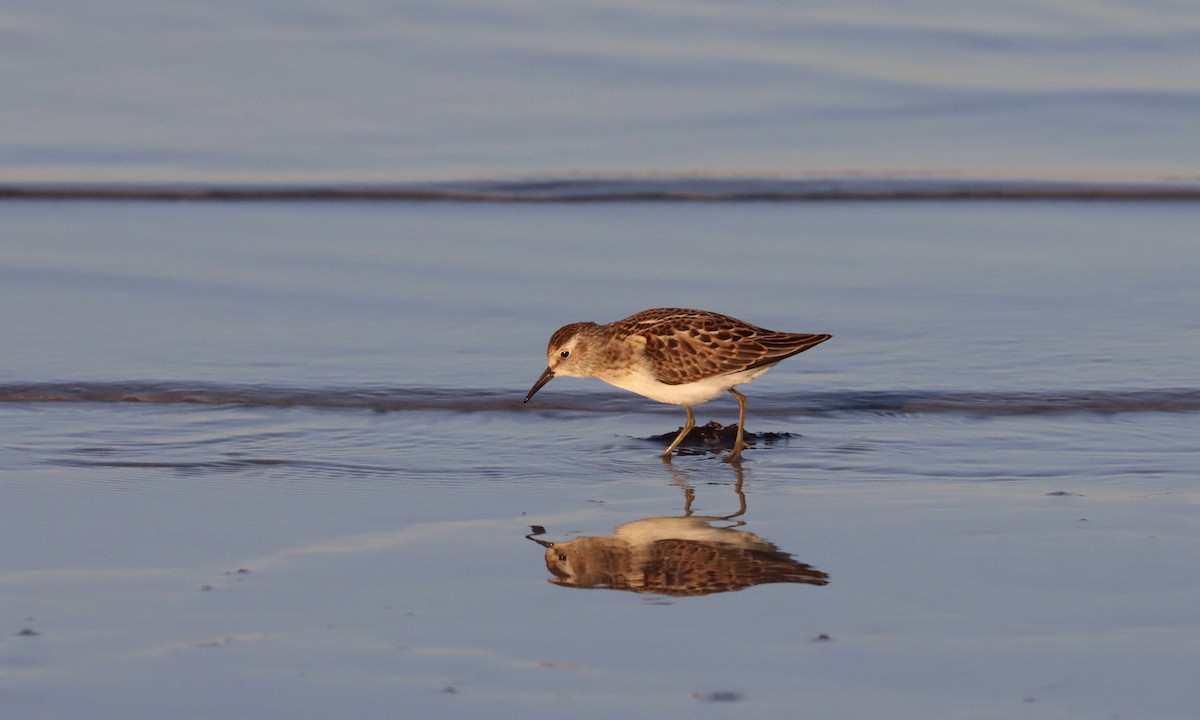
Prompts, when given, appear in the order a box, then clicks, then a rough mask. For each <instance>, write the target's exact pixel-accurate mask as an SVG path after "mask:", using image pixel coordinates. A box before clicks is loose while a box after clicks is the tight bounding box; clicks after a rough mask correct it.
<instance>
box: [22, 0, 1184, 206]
mask: <svg viewBox="0 0 1200 720" xmlns="http://www.w3.org/2000/svg"><path fill="white" fill-rule="evenodd" d="M0 40H2V42H0V79H2V80H3V86H4V89H5V90H4V92H5V102H4V103H3V107H0V127H3V128H4V135H3V138H0V179H3V180H5V181H8V182H13V181H16V182H33V181H41V180H49V181H79V180H88V181H96V182H112V181H156V182H180V181H203V182H210V181H211V182H229V181H240V182H268V181H279V182H312V181H314V180H320V181H343V182H367V181H395V180H410V181H411V180H415V181H427V180H432V179H449V180H461V179H473V178H477V177H493V178H494V177H500V178H510V177H528V176H552V177H557V176H562V175H570V174H581V173H582V174H587V175H597V174H600V175H610V174H616V175H630V174H632V175H644V174H652V175H659V174H664V173H665V174H671V175H678V174H681V173H697V174H701V175H716V176H727V175H731V174H732V175H745V174H749V175H755V176H758V175H773V174H783V175H816V176H825V175H830V174H833V175H839V174H845V173H847V172H850V173H856V174H866V175H872V176H874V175H880V174H896V173H900V174H917V175H928V174H934V175H947V174H949V175H955V176H962V175H966V176H1000V177H1017V178H1027V177H1036V178H1063V177H1066V178H1097V177H1099V178H1106V179H1117V180H1121V179H1125V180H1134V179H1147V178H1150V179H1160V180H1161V179H1171V178H1180V177H1183V178H1188V179H1190V180H1192V181H1195V180H1196V179H1197V170H1196V168H1197V167H1198V166H1200V143H1197V142H1196V141H1195V128H1196V125H1197V122H1198V119H1200V79H1198V75H1197V73H1196V72H1195V68H1196V67H1197V66H1200V8H1198V7H1196V6H1195V4H1194V3H1187V2H1176V1H1173V0H1152V1H1149V2H1136V3H1135V2H1110V3H1101V4H1097V3H1072V2H1063V1H1057V2H1048V3H1036V4H1018V5H1014V4H1013V3H1010V2H999V1H996V0H977V1H973V2H966V3H956V4H955V5H954V6H953V7H952V8H950V7H947V6H945V5H942V4H939V3H922V2H888V3H881V2H869V1H868V2H843V3H838V4H837V5H835V6H822V5H795V4H792V3H772V2H748V3H738V4H736V5H728V4H723V3H701V4H696V3H688V4H677V3H613V2H603V1H586V2H574V3H569V4H562V3H550V2H536V1H534V2H529V1H520V0H516V1H513V0H507V1H505V2H490V3H428V2H399V3H386V4H380V3H351V4H347V3H331V2H323V1H321V0H308V1H306V2H290V1H288V2H280V1H278V0H275V1H267V2H256V3H253V4H245V3H236V2H217V3H206V4H203V5H197V4H194V3H168V4H165V5H164V4H163V3H158V2H150V1H146V0H142V1H137V0H121V1H120V2H109V3H105V4H104V5H103V6H99V5H96V4H94V3H88V2H80V1H79V0H68V1H66V2H57V3H53V4H49V5H48V4H45V3H36V2H10V3H7V4H6V6H5V8H4V10H0Z"/></svg>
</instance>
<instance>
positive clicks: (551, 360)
mask: <svg viewBox="0 0 1200 720" xmlns="http://www.w3.org/2000/svg"><path fill="white" fill-rule="evenodd" d="M830 337H832V336H831V335H825V334H801V333H785V332H775V331H773V330H765V329H763V328H760V327H757V326H754V325H751V324H749V323H746V322H742V321H741V320H737V319H735V318H731V317H729V316H727V315H719V314H717V313H713V312H705V311H703V310H686V309H682V308H657V309H654V310H643V311H642V312H640V313H637V314H635V315H630V316H629V317H627V318H625V319H624V320H617V321H616V322H611V323H608V324H607V325H598V324H596V323H592V322H580V323H572V324H570V325H564V326H563V327H561V328H559V329H558V331H557V332H555V333H554V335H552V336H551V337H550V344H549V345H548V346H547V348H546V360H547V364H548V367H547V368H546V370H545V372H543V373H542V376H541V377H539V378H538V381H537V382H536V383H534V384H533V387H532V388H531V389H530V390H529V394H528V395H526V396H525V402H529V399H530V398H532V397H533V395H534V393H536V392H537V391H538V390H541V389H542V386H543V385H545V384H546V383H548V382H550V381H551V380H552V379H553V378H554V377H555V376H556V375H564V376H567V377H595V378H599V379H601V380H603V381H604V382H606V383H608V384H610V385H615V386H617V387H619V388H622V389H625V390H629V391H631V392H635V393H637V394H638V395H643V396H645V397H648V398H650V399H651V400H657V401H658V402H661V403H668V404H671V405H682V406H683V407H684V408H685V409H686V410H687V421H686V422H685V424H684V426H683V429H682V430H681V431H680V432H679V435H677V436H676V437H675V440H674V441H673V442H672V443H671V445H670V446H669V447H668V448H667V449H666V451H665V452H663V454H662V456H663V458H664V459H669V458H670V457H671V453H672V452H674V451H675V448H677V447H679V443H681V442H683V439H684V437H686V436H687V434H688V433H689V432H690V431H691V429H692V428H693V427H695V426H696V418H695V416H693V415H692V406H693V405H696V404H699V403H703V402H708V401H709V400H712V399H713V398H715V397H717V396H718V395H720V394H721V393H723V392H725V391H726V390H728V391H729V392H730V393H731V394H732V395H733V396H734V397H736V398H737V401H738V429H737V438H736V440H735V441H734V443H733V449H732V450H731V451H730V452H729V454H728V455H727V456H726V457H725V460H726V462H734V461H737V460H739V459H741V456H742V450H743V449H744V448H745V447H746V443H745V441H744V439H743V428H744V427H745V424H746V396H745V395H742V394H741V393H740V392H738V391H737V390H734V389H733V388H734V387H736V386H738V385H742V384H743V383H748V382H750V381H751V380H753V379H754V378H756V377H758V376H759V375H762V374H763V373H765V372H766V371H767V370H770V369H771V368H772V367H774V366H775V364H776V363H778V362H779V361H780V360H783V359H784V358H789V357H791V356H792V355H795V354H797V353H801V352H804V351H805V350H807V349H809V348H810V347H813V346H814V345H818V344H820V343H823V342H825V341H826V340H828V339H829V338H830Z"/></svg>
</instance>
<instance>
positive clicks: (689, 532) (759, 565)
mask: <svg viewBox="0 0 1200 720" xmlns="http://www.w3.org/2000/svg"><path fill="white" fill-rule="evenodd" d="M738 480H739V481H738V485H737V490H738V496H739V499H740V500H741V507H740V508H739V510H738V511H737V512H735V513H733V514H732V515H727V516H723V517H712V516H692V515H691V512H690V507H691V500H692V493H690V492H687V491H688V490H690V489H691V488H690V487H685V493H686V495H685V497H686V504H687V514H686V515H684V516H683V517H653V518H646V519H644V520H634V521H632V522H627V523H625V524H623V525H619V526H617V527H616V528H615V529H614V531H613V534H612V535H608V536H604V537H580V538H576V539H574V540H570V541H567V542H558V543H552V542H547V541H544V540H539V539H537V537H536V536H537V535H541V534H544V533H545V530H544V529H543V528H541V527H535V528H533V531H534V532H533V533H531V534H530V535H528V536H527V537H528V538H529V539H530V540H533V541H534V542H537V543H538V544H540V545H542V546H543V547H545V549H546V569H548V570H549V571H550V572H551V574H553V575H554V577H552V578H550V579H549V581H550V582H551V583H553V584H555V585H560V586H562V587H573V588H606V589H611V590H627V591H630V592H637V593H655V594H661V595H670V596H698V595H710V594H712V593H721V592H731V591H734V590H742V589H744V588H748V587H752V586H754V585H762V584H765V583H802V584H806V585H826V584H828V583H829V576H828V575H827V574H826V573H824V572H821V571H820V570H817V569H815V568H813V567H812V566H810V565H805V564H804V563H801V562H797V561H796V560H794V559H793V558H792V556H791V555H789V554H787V553H785V552H783V551H781V550H780V549H779V548H778V547H776V546H775V545H774V544H772V543H770V542H768V541H766V540H764V539H763V538H761V537H759V536H757V535H755V534H754V533H751V532H748V531H746V530H742V529H739V528H740V526H742V525H744V524H745V523H744V522H743V521H734V520H733V518H734V517H736V516H738V515H741V514H742V513H744V512H745V498H744V496H743V495H742V493H741V478H740V477H739V479H738Z"/></svg>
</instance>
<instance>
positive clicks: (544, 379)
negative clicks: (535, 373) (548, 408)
mask: <svg viewBox="0 0 1200 720" xmlns="http://www.w3.org/2000/svg"><path fill="white" fill-rule="evenodd" d="M553 379H554V371H553V370H551V369H550V368H546V372H544V373H542V376H541V377H540V378H538V379H537V382H535V383H534V384H533V387H532V388H530V389H529V394H528V395H526V396H525V402H529V398H531V397H533V394H534V393H536V392H537V391H538V390H541V389H542V386H543V385H545V384H546V383H548V382H550V381H551V380H553Z"/></svg>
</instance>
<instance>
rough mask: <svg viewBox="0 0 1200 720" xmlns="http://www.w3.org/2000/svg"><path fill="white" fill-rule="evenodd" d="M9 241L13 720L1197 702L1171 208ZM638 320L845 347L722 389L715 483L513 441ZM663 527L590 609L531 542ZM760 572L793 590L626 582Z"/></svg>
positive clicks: (570, 399) (252, 212)
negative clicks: (543, 377) (743, 440)
mask: <svg viewBox="0 0 1200 720" xmlns="http://www.w3.org/2000/svg"><path fill="white" fill-rule="evenodd" d="M3 209H4V213H3V214H2V215H0V233H2V234H3V237H5V238H6V241H5V245H4V250H3V253H4V254H3V263H2V264H0V308H3V309H2V310H0V323H2V328H3V335H4V337H5V350H4V362H3V365H2V367H0V399H3V400H4V402H2V403H0V438H2V441H0V483H2V485H3V488H4V494H5V499H6V501H5V502H4V503H3V504H0V546H2V547H5V548H8V551H7V552H5V553H3V555H2V556H0V593H2V594H3V597H4V598H5V602H4V607H5V611H4V612H5V614H4V615H3V616H0V685H2V687H3V699H2V700H0V704H2V705H3V706H4V708H5V710H6V712H9V713H11V714H13V715H14V716H20V717H28V718H37V717H47V718H49V717H64V716H73V715H81V714H87V715H88V716H89V717H113V718H116V717H121V718H128V717H162V716H171V717H192V716H195V717H201V716H212V715H216V714H219V715H222V716H235V717H237V716H244V717H252V716H253V717H288V718H297V717H301V718H303V717H313V718H316V717H329V716H330V715H339V716H340V715H354V716H358V717H385V716H387V717H392V716H395V715H396V714H397V713H400V714H404V715H410V714H412V715H423V716H428V715H436V716H461V717H473V716H477V715H479V714H482V713H485V712H486V713H488V714H489V715H494V716H501V717H518V716H526V717H527V716H529V715H530V714H547V713H555V714H561V713H563V712H567V713H569V714H571V715H572V716H578V717H611V716H612V715H613V714H614V713H626V714H633V715H637V716H650V715H651V714H653V715H657V716H662V715H664V714H665V715H684V714H687V715H691V714H696V713H705V712H728V711H732V712H737V713H739V714H746V713H749V714H752V715H755V716H764V717H793V716H795V715H796V714H805V715H809V714H811V715H814V716H821V717H835V718H836V717H844V718H861V717H867V716H875V717H878V716H881V715H887V716H889V717H898V718H929V717H947V718H949V717H955V718H957V717H1012V716H1016V715H1020V716H1023V717H1114V716H1120V717H1156V718H1183V717H1191V716H1193V715H1194V714H1195V712H1196V711H1197V709H1198V708H1200V699H1198V697H1197V695H1196V693H1195V691H1194V688H1193V683H1192V682H1191V676H1192V675H1193V672H1192V668H1194V667H1195V665H1196V662H1197V660H1198V659H1200V657H1198V651H1197V648H1198V647H1200V631H1198V630H1197V627H1198V626H1197V624H1196V622H1195V617H1196V616H1195V607H1196V598H1197V596H1198V593H1200V585H1198V584H1197V581H1196V578H1195V573H1194V567H1195V558H1196V557H1197V553H1198V551H1200V541H1198V539H1197V538H1200V502H1198V501H1200V494H1198V493H1197V489H1196V472H1197V470H1196V469H1197V468H1198V467H1200V462H1198V460H1200V444H1198V443H1197V441H1196V432H1195V430H1196V427H1197V424H1196V420H1197V405H1198V396H1200V369H1198V366H1197V364H1196V361H1195V358H1196V357H1197V354H1198V351H1200V321H1197V318H1198V317H1200V307H1198V306H1200V294H1198V293H1197V292H1196V285H1195V280H1194V277H1195V268H1196V267H1197V266H1200V264H1198V262H1197V261H1198V260H1200V247H1198V246H1197V244H1196V242H1195V238H1194V229H1195V227H1196V226H1197V220H1200V217H1198V209H1197V207H1196V206H1195V205H1193V204H1187V203H1094V202H1093V203H995V202H955V203H834V204H820V203H818V204H777V203H739V204H720V205H710V204H671V203H648V204H621V203H614V204H587V205H576V204H550V205H527V204H520V205H473V204H457V203H434V204H422V203H415V204H378V203H336V204H320V203H260V204H252V205H245V204H222V203H207V204H155V203H87V202H78V203H39V202H8V203H6V204H5V205H4V208H3ZM663 305H682V306H698V307H704V308H708V309H713V310H718V311H722V312H727V313H730V314H733V315H735V316H738V317H742V318H744V319H746V320H749V321H752V322H755V323H758V324H762V325H764V326H767V327H772V328H779V329H787V330H795V331H806V332H831V333H832V334H833V335H834V338H833V339H832V340H831V341H829V342H827V343H824V344H823V345H821V346H820V347H818V348H815V349H813V350H812V351H810V352H807V353H804V354H803V355H800V356H797V357H796V358H793V359H791V360H789V361H787V362H785V363H783V364H781V365H780V366H779V367H777V368H775V369H773V370H772V371H771V372H770V373H768V374H767V375H765V376H763V377H761V378H759V379H758V380H756V381H755V382H754V383H753V384H752V385H750V386H747V387H746V388H744V390H745V392H746V394H747V396H748V397H749V402H750V410H749V416H748V423H747V424H748V429H749V430H750V431H751V432H756V433H763V434H764V438H765V434H767V433H775V434H779V435H783V437H780V438H775V439H772V440H771V441H767V440H766V439H764V438H757V439H755V441H754V448H753V449H752V450H750V451H748V452H747V453H746V460H745V462H743V463H742V465H741V467H740V468H735V467H732V466H730V465H728V464H725V463H722V462H721V461H720V457H719V455H718V454H716V453H713V452H708V451H706V450H705V449H704V448H694V449H692V451H691V452H689V453H687V454H684V455H681V456H680V457H678V458H676V459H675V460H674V461H673V462H671V463H670V464H664V463H663V462H662V461H661V460H660V459H659V458H658V456H657V453H658V452H659V451H661V448H662V444H661V443H660V442H657V441H654V440H651V439H649V438H652V437H653V436H657V435H660V434H662V433H667V432H671V431H674V430H675V429H676V428H677V427H678V426H679V425H680V424H681V423H682V419H683V418H682V415H683V413H682V411H681V410H680V409H679V408H674V407H670V406H663V405H656V404H654V403H652V402H650V401H647V400H643V399H640V398H637V397H635V396H630V395H628V394H625V393H623V392H622V391H619V390H616V389H613V388H609V387H608V386H606V385H604V384H602V383H599V382H596V381H589V380H573V379H557V380H555V381H554V382H552V383H550V384H549V385H547V386H546V387H545V388H544V389H543V390H542V391H541V392H540V393H539V394H538V395H537V396H536V397H535V398H534V399H533V401H531V402H530V403H529V404H528V405H523V404H522V403H521V399H522V398H523V397H524V395H525V393H526V392H527V391H528V389H529V386H530V385H531V384H532V383H533V381H534V380H535V379H536V378H537V376H538V374H539V373H540V371H541V370H542V368H543V367H544V364H545V358H544V347H545V342H546V340H547V338H548V337H549V335H550V333H551V332H552V331H553V330H554V329H556V328H557V327H558V326H559V325H561V324H564V323H566V322H570V321H575V320H583V319H593V320H598V321H606V320H612V319H616V318H619V317H622V316H624V315H626V314H628V313H631V312H633V311H636V310H640V309H643V308H646V307H654V306H663ZM735 418H736V405H735V403H734V402H733V401H732V400H718V401H715V402H713V403H711V404H708V405H705V406H702V407H700V408H698V409H697V419H698V420H699V421H700V422H701V423H704V422H708V421H710V420H715V421H718V422H721V423H726V424H727V423H730V422H733V421H734V419H735ZM688 513H690V514H691V515H692V516H693V517H705V518H709V519H708V520H706V521H705V522H706V523H707V525H708V526H709V527H714V528H719V529H720V530H719V531H716V530H714V531H713V532H712V533H709V534H704V533H700V532H699V530H696V528H695V523H693V524H691V525H688V527H689V528H691V529H690V530H688V532H686V533H683V535H684V537H675V538H674V540H672V541H671V542H669V543H665V544H664V543H660V544H659V545H657V546H656V547H659V548H661V547H672V548H675V552H674V554H672V555H669V556H666V557H665V558H660V560H659V561H658V564H657V565H653V566H650V565H642V566H615V567H617V568H618V569H621V568H622V567H623V568H624V569H623V570H621V573H619V575H610V576H604V575H603V574H601V575H600V577H601V579H602V580H603V582H606V583H608V584H610V585H622V584H629V581H630V580H629V579H630V578H634V579H635V580H636V579H637V578H643V577H646V578H650V579H647V580H645V581H644V583H643V586H644V587H645V588H647V589H649V590H650V591H649V592H630V591H622V590H614V589H607V590H601V589H591V590H589V589H579V588H573V587H565V586H563V585H562V584H561V583H552V582H550V581H551V580H553V579H554V578H556V577H557V576H556V575H555V574H554V573H552V571H551V570H550V569H549V568H548V567H547V565H546V562H545V552H546V548H545V547H544V546H543V545H542V544H539V543H538V542H534V541H535V540H537V541H542V542H543V543H545V542H552V543H556V544H557V545H556V547H558V548H559V549H572V548H581V547H583V548H586V547H589V546H594V547H603V548H613V547H615V548H617V549H618V550H620V549H622V548H625V549H628V548H630V547H633V546H631V545H629V544H628V543H627V544H625V545H622V544H621V543H620V542H619V541H616V540H612V539H609V540H596V541H587V542H585V543H582V544H578V543H577V544H575V545H568V543H570V542H571V541H573V540H578V539H580V538H612V537H614V536H615V535H620V533H621V532H623V533H624V534H625V535H631V534H632V536H633V538H634V540H635V541H637V542H641V543H643V545H642V547H643V548H644V547H647V544H648V543H650V542H651V541H652V540H654V539H656V538H657V539H659V540H664V541H665V540H667V539H670V538H668V537H666V536H667V535H670V533H671V532H676V533H677V534H678V525H679V524H680V522H681V521H664V520H656V519H657V518H677V517H681V516H684V515H686V514H688ZM718 518H725V519H718ZM619 527H624V530H623V531H618V530H617V528H619ZM530 535H532V538H530V537H527V536H530ZM660 535H662V536H663V537H659V536H660ZM756 538H757V540H756ZM685 541H686V542H685ZM689 542H690V543H692V544H690V545H689V544H687V543H689ZM697 543H698V544H697ZM705 543H707V544H705ZM758 543H766V544H769V545H771V546H774V547H775V548H777V551H778V552H781V553H784V554H787V555H790V556H791V559H792V560H793V561H794V562H795V563H800V564H803V565H807V566H809V568H810V570H811V571H812V572H814V573H822V574H824V575H826V576H827V577H825V578H822V579H823V580H825V581H826V584H824V585H820V584H811V583H803V582H770V583H766V584H758V585H754V583H753V582H749V583H748V584H749V585H750V586H748V587H745V588H744V589H740V590H736V591H728V592H713V593H710V594H706V595H690V596H689V595H684V594H679V592H681V591H676V590H673V589H671V588H672V587H673V586H671V585H669V584H665V580H661V579H660V580H657V581H655V580H654V578H656V577H657V578H663V577H666V575H667V574H669V575H671V576H672V577H675V576H679V577H690V575H689V573H694V572H695V570H694V569H689V568H688V566H687V565H686V564H685V559H686V558H687V557H689V556H690V555H688V554H686V553H684V552H683V549H684V548H686V549H688V552H689V553H701V554H703V553H705V552H707V553H710V554H713V553H720V552H727V553H732V552H733V551H734V550H736V548H737V547H739V546H747V547H756V548H758V549H759V550H760V551H763V552H766V550H763V548H764V547H767V546H765V545H761V544H758ZM635 545H636V543H635ZM575 552H576V550H574V549H572V550H571V554H574V553H575ZM643 552H645V550H643ZM772 552H775V551H772ZM617 554H619V553H617ZM614 556H615V555H614ZM597 557H599V556H597ZM606 557H607V556H606ZM587 560H589V557H588V556H585V557H584V558H583V561H587ZM575 561H576V559H575V558H574V557H572V558H569V562H575ZM606 567H607V566H606ZM647 568H650V569H647ZM654 568H657V570H655V569H654ZM745 572H747V573H748V572H749V571H745ZM647 573H648V574H647ZM656 573H658V574H657V575H656ZM589 577H593V576H591V575H589ZM605 577H608V578H609V579H607V580H604V579H603V578H605ZM656 582H657V584H655V583H656ZM585 584H586V583H585ZM634 584H636V583H634ZM681 587H682V586H681ZM26 631H28V632H26ZM726 706H727V709H723V708H726Z"/></svg>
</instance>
